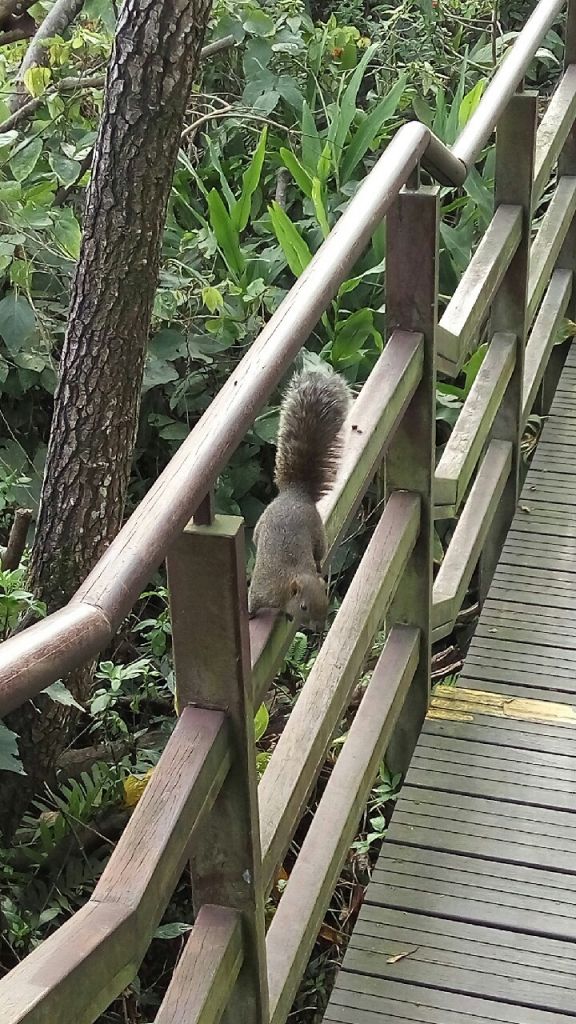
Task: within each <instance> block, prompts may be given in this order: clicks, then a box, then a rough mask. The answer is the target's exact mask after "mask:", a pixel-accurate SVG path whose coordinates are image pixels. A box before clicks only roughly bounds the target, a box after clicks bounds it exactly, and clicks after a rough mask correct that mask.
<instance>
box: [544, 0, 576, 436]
mask: <svg viewBox="0 0 576 1024" xmlns="http://www.w3.org/2000/svg"><path fill="white" fill-rule="evenodd" d="M570 64H576V0H568V10H567V12H566V41H565V44H564V70H566V68H567V67H569V65H570ZM562 175H568V176H570V177H574V176H575V175H576V123H573V124H572V127H571V129H570V132H569V134H568V138H567V139H566V142H565V143H564V146H563V147H562V152H561V153H560V156H559V158H558V178H560V177H561V176H562ZM556 266H557V267H560V268H561V269H562V270H571V271H572V273H573V275H574V277H573V278H572V295H571V297H570V299H569V301H568V308H567V310H566V316H567V317H570V319H571V320H574V319H576V220H574V221H572V224H571V226H570V228H569V230H568V234H567V235H566V238H565V239H564V244H563V246H562V249H561V251H560V255H559V257H558V261H557V263H556ZM569 345H570V341H567V342H566V343H565V344H564V345H555V346H554V348H553V349H552V352H551V353H550V360H549V362H548V366H547V367H546V370H545V371H544V377H543V378H542V384H541V387H540V393H539V395H538V402H537V409H538V412H539V413H540V415H541V416H547V415H548V413H549V411H550V406H551V404H552V399H553V398H554V393H555V391H556V388H557V386H558V380H559V378H560V374H561V372H562V367H563V366H564V360H565V359H566V356H567V354H568V348H569Z"/></svg>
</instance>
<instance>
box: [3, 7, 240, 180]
mask: <svg viewBox="0 0 576 1024" xmlns="http://www.w3.org/2000/svg"><path fill="white" fill-rule="evenodd" d="M43 24H44V23H43ZM1 41H2V37H1V35H0V42H1ZM235 42H236V40H235V38H234V36H224V38H223V39H217V40H216V41H215V42H214V43H208V45H207V46H203V47H202V49H201V51H200V59H201V60H205V58H206V57H210V56H212V55H213V54H215V53H220V51H221V50H227V49H229V48H230V47H231V46H234V44H235ZM21 73H22V68H21V69H20V71H19V73H18V76H19V77H20V76H21ZM105 84H106V75H86V76H85V77H82V76H80V77H77V78H76V77H69V78H61V79H60V81H59V82H57V83H55V86H54V88H53V89H51V90H50V91H49V92H45V93H43V94H42V96H37V97H35V98H34V99H30V100H28V102H26V103H24V104H23V105H22V106H20V107H18V109H16V110H14V112H13V113H12V114H11V115H10V117H7V118H6V120H5V121H3V122H2V124H0V133H3V132H8V131H10V129H11V128H15V127H16V125H18V124H20V123H21V122H22V121H26V120H27V119H28V118H29V117H32V116H33V114H35V113H36V111H37V110H38V108H39V107H41V106H42V105H43V104H44V103H45V102H46V100H47V99H49V98H50V97H52V96H55V95H57V93H60V92H73V91H74V89H103V88H104V85H105ZM8 103H9V106H10V108H11V104H10V101H8ZM190 127H191V128H192V127H193V126H190ZM72 187H73V186H72Z"/></svg>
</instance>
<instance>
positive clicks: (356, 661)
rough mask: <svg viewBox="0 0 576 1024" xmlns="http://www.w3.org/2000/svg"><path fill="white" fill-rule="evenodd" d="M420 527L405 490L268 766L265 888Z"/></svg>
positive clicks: (394, 501)
mask: <svg viewBox="0 0 576 1024" xmlns="http://www.w3.org/2000/svg"><path fill="white" fill-rule="evenodd" d="M419 527H420V501H419V498H418V497H417V496H415V495H413V494H410V493H409V492H407V491H405V492H402V491H397V492H395V493H394V494H392V495H391V496H390V499H389V501H388V503H387V505H386V508H385V510H384V512H383V514H382V516H381V518H380V521H379V523H378V525H377V527H376V530H375V531H374V535H373V537H372V539H371V541H370V543H369V545H368V547H367V548H366V551H365V553H364V556H363V558H362V561H361V563H360V565H359V567H358V569H357V570H356V573H355V575H354V579H353V580H352V582H351V584H350V586H349V588H348V591H347V592H346V596H345V598H344V600H343V602H342V605H341V607H340V609H339V611H338V614H337V615H336V618H335V620H334V622H333V624H332V628H331V629H330V632H329V633H328V636H327V637H326V640H325V641H324V644H323V645H322V647H321V649H320V652H319V654H318V657H317V658H316V661H315V663H314V667H313V669H312V671H311V673H310V675H309V676H308V679H307V680H306V682H305V684H304V686H303V688H302V691H301V693H300V696H299V697H298V700H297V702H296V706H295V708H294V710H293V711H292V714H291V715H290V718H289V720H288V722H287V724H286V727H285V728H284V731H283V732H282V735H281V736H280V739H279V740H278V743H277V746H276V748H275V750H274V752H273V754H272V757H271V758H270V761H269V763H268V765H267V767H266V771H265V772H264V776H263V778H262V781H261V783H260V786H259V790H258V801H259V804H260V832H261V840H262V861H263V865H264V868H263V874H264V883H265V885H267V886H269V885H270V884H271V883H272V880H273V876H274V871H275V869H276V867H277V865H278V864H280V863H281V861H282V858H283V856H284V854H285V852H286V850H287V849H288V846H289V844H290V842H291V840H292V836H293V834H294V830H295V828H296V825H297V824H298V822H299V820H300V818H301V815H302V811H303V809H304V806H305V804H306V800H307V798H308V795H309V794H310V791H311V789H312V787H313V785H314V782H315V781H316V778H317V776H318V773H319V771H320V768H321V767H322V764H323V763H324V758H325V756H326V750H327V747H328V744H329V742H330V739H331V737H332V735H333V733H334V730H335V728H336V726H337V725H338V722H339V720H340V718H341V716H342V714H343V712H344V710H345V708H346V707H347V705H348V703H349V701H350V696H351V693H352V688H353V686H354V683H355V681H356V677H357V674H358V672H359V670H360V668H361V666H362V662H363V661H364V658H365V656H366V653H367V651H368V650H369V647H370V645H371V643H372V640H373V638H374V636H375V634H376V632H377V630H378V628H379V626H380V625H381V624H382V621H383V619H384V616H385V615H386V611H387V609H388V607H389V605H390V602H391V600H392V598H393V597H394V594H395V592H396V588H397V586H398V582H399V580H400V578H401V576H402V573H403V571H404V569H405V567H406V563H407V561H408V559H409V557H410V554H411V552H412V550H413V548H414V545H415V543H416V538H417V536H418V530H419Z"/></svg>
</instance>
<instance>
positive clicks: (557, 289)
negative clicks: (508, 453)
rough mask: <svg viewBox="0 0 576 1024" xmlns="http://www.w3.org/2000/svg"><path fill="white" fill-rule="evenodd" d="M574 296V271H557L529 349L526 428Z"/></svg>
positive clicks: (524, 410) (524, 412) (524, 408)
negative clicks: (569, 304) (563, 320)
mask: <svg viewBox="0 0 576 1024" xmlns="http://www.w3.org/2000/svg"><path fill="white" fill-rule="evenodd" d="M571 295H572V271H571V270H561V269H557V270H555V271H554V273H553V274H552V277H551V278H550V284H549V285H548V290H547V292H546V294H545V296H544V299H543V301H542V305H541V306H540V309H539V311H538V315H537V317H536V320H535V321H534V326H533V328H532V330H531V332H530V335H529V338H528V343H527V345H526V355H525V357H524V358H525V362H524V386H523V395H522V426H523V427H525V426H526V421H527V419H528V416H529V415H530V411H531V409H532V407H533V405H534V402H535V400H536V395H537V393H538V388H539V387H540V384H541V383H542V380H543V377H544V372H545V370H546V367H547V365H548V360H549V359H550V353H551V351H552V349H553V347H554V344H555V342H556V340H557V338H558V331H559V328H560V326H561V323H562V319H563V317H564V315H565V313H566V309H567V307H568V303H569V301H570V297H571Z"/></svg>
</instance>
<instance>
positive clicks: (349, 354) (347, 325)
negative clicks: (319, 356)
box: [332, 309, 380, 367]
mask: <svg viewBox="0 0 576 1024" xmlns="http://www.w3.org/2000/svg"><path fill="white" fill-rule="evenodd" d="M370 336H372V337H373V338H374V340H375V341H376V343H377V345H378V347H380V345H379V344H378V339H379V338H380V335H379V334H378V331H376V328H375V327H374V316H373V313H372V310H371V309H359V310H357V311H356V312H355V313H352V314H351V315H350V316H349V317H347V318H346V320H345V321H344V323H342V324H339V325H338V327H337V328H336V337H335V338H334V341H333V343H332V361H333V363H334V364H335V365H336V364H337V365H339V366H341V367H343V366H350V365H353V364H354V363H356V362H359V360H360V359H361V358H362V355H363V345H364V343H365V342H366V340H367V338H369V337H370Z"/></svg>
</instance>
